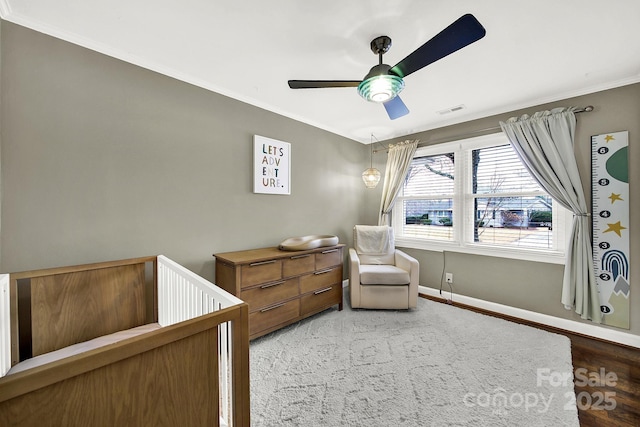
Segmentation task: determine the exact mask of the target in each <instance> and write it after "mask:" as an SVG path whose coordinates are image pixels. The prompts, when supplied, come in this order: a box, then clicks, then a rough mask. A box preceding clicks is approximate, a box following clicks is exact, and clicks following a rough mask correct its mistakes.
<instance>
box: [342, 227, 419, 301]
mask: <svg viewBox="0 0 640 427" xmlns="http://www.w3.org/2000/svg"><path fill="white" fill-rule="evenodd" d="M353 243H354V247H353V248H349V288H350V297H351V307H353V308H378V309H408V308H415V307H416V305H417V303H418V280H419V275H420V265H419V263H418V261H417V260H416V259H415V258H413V257H411V256H409V255H407V254H406V253H404V252H402V251H400V250H398V249H396V248H395V246H394V243H395V242H394V238H393V228H391V227H389V226H372V225H356V226H355V227H354V229H353Z"/></svg>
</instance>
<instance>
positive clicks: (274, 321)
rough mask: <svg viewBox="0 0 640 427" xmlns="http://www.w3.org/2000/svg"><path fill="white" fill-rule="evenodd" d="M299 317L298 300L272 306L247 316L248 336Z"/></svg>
mask: <svg viewBox="0 0 640 427" xmlns="http://www.w3.org/2000/svg"><path fill="white" fill-rule="evenodd" d="M298 316H300V299H294V300H292V301H289V302H286V303H280V304H274V305H272V306H270V307H265V308H263V309H261V310H258V311H254V312H253V313H250V314H249V335H254V334H256V333H258V332H260V331H264V330H266V329H269V328H271V327H273V326H277V325H279V324H281V323H285V322H287V321H290V320H293V319H297V318H298Z"/></svg>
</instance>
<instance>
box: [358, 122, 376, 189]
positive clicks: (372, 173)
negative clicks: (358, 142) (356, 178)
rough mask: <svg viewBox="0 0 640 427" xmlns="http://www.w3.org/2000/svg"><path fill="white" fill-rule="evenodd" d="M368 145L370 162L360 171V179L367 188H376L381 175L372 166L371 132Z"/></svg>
mask: <svg viewBox="0 0 640 427" xmlns="http://www.w3.org/2000/svg"><path fill="white" fill-rule="evenodd" d="M369 147H371V163H370V166H369V168H368V169H367V170H365V171H364V172H362V180H363V181H364V185H366V186H367V188H376V186H377V185H378V183H379V182H380V176H381V175H380V171H379V170H378V169H376V168H374V167H373V134H371V143H370V144H369Z"/></svg>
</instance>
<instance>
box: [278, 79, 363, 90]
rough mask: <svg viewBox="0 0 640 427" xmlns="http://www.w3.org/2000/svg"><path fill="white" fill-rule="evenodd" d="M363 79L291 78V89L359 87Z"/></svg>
mask: <svg viewBox="0 0 640 427" xmlns="http://www.w3.org/2000/svg"><path fill="white" fill-rule="evenodd" d="M361 82H362V80H289V87H290V88H291V89H320V88H326V87H358V85H359V84H360V83H361Z"/></svg>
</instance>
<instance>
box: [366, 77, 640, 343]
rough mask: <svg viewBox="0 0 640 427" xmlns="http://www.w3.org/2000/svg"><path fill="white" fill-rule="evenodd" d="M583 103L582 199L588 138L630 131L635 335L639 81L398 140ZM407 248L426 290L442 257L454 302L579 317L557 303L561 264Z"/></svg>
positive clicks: (635, 324)
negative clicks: (587, 108) (464, 299)
mask: <svg viewBox="0 0 640 427" xmlns="http://www.w3.org/2000/svg"><path fill="white" fill-rule="evenodd" d="M587 105H593V106H594V107H595V110H594V111H593V112H591V113H583V114H579V115H577V118H578V124H577V128H576V136H575V153H576V157H577V160H578V168H579V170H580V176H581V177H582V181H583V187H584V191H585V195H586V198H587V201H589V200H591V198H590V194H591V136H592V135H599V134H603V133H607V132H616V131H621V130H628V131H629V167H630V171H629V174H630V199H631V209H630V223H631V225H630V228H629V230H630V233H631V247H630V252H631V254H630V255H631V260H630V264H631V266H632V267H631V271H632V272H631V276H630V277H631V330H630V332H631V333H633V334H636V335H640V309H639V308H638V305H637V304H635V305H634V304H633V302H634V301H637V299H638V298H640V285H639V283H640V282H639V281H638V280H636V279H635V277H638V276H640V271H636V270H635V267H638V266H640V197H638V190H639V188H640V187H637V186H636V183H637V182H639V181H640V168H638V167H637V165H638V164H640V150H638V144H639V141H638V136H639V135H640V120H639V118H640V84H634V85H629V86H623V87H619V88H616V89H611V90H607V91H602V92H597V93H593V94H589V95H585V96H580V97H576V98H571V99H567V100H563V101H561V102H554V103H551V104H544V105H539V106H535V107H531V108H527V109H525V110H519V111H512V112H509V113H506V114H501V115H496V116H492V117H487V118H483V119H480V120H475V121H471V122H467V123H462V124H459V125H455V126H449V127H445V128H440V129H436V130H433V131H428V132H422V133H418V134H414V135H409V136H407V137H404V138H402V139H403V140H404V139H419V140H420V141H422V142H425V143H428V142H429V141H434V142H435V141H437V143H441V142H443V141H446V140H452V139H458V136H459V135H467V134H473V133H474V132H475V131H478V130H481V129H487V128H490V127H493V126H497V125H498V122H499V121H501V120H506V119H507V118H509V117H512V116H520V115H522V114H525V113H526V114H532V113H534V112H536V111H541V110H546V109H550V108H553V107H560V106H565V107H568V106H577V107H585V106H587ZM494 132H495V131H494ZM484 133H486V132H484ZM386 142H389V141H386ZM392 142H393V141H392ZM373 208H374V205H372V206H371V209H373ZM407 252H408V253H410V254H411V255H413V256H415V257H416V258H417V259H418V260H419V261H420V263H421V268H420V284H421V285H423V286H428V287H431V288H436V289H439V288H440V280H441V277H442V271H443V267H444V263H445V261H446V271H448V272H452V273H453V275H454V286H453V290H454V300H455V294H456V293H457V294H460V295H467V296H470V297H474V298H479V299H482V300H486V301H492V302H496V303H499V304H505V305H508V306H512V307H518V308H522V309H526V310H531V311H534V312H539V313H544V314H549V315H552V316H557V317H560V318H566V319H572V320H578V321H582V319H580V316H578V315H576V314H575V313H574V312H573V311H567V310H565V309H564V307H563V306H562V304H561V303H560V295H561V292H562V275H563V272H564V266H563V265H557V264H543V263H536V262H527V261H516V260H511V259H505V258H496V257H486V256H475V255H468V254H461V253H454V252H447V253H446V254H443V253H438V252H431V251H422V250H414V249H409V250H407ZM445 257H446V259H445ZM634 260H635V261H634ZM639 268H640V267H639ZM443 289H444V290H448V285H447V284H445V285H444V287H443Z"/></svg>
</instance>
